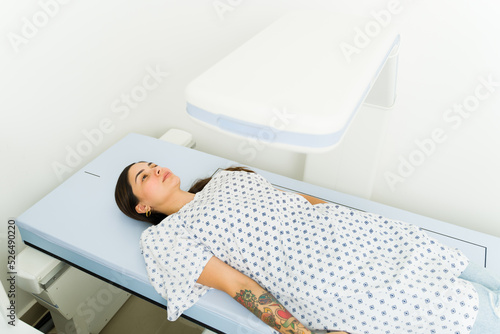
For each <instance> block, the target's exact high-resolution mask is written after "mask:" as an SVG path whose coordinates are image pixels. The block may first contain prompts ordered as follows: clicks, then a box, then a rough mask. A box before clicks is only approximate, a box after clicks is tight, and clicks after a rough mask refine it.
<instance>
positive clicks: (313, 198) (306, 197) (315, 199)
mask: <svg viewBox="0 0 500 334" xmlns="http://www.w3.org/2000/svg"><path fill="white" fill-rule="evenodd" d="M299 195H300V196H302V197H304V198H305V199H307V200H308V201H309V203H311V204H312V205H314V204H321V203H326V202H325V201H323V200H322V199H319V198H316V197H312V196H309V195H304V194H299Z"/></svg>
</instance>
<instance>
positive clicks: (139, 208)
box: [135, 203, 151, 213]
mask: <svg viewBox="0 0 500 334" xmlns="http://www.w3.org/2000/svg"><path fill="white" fill-rule="evenodd" d="M135 211H137V213H146V212H147V211H151V209H149V207H148V206H147V205H145V204H141V203H139V204H137V205H136V206H135Z"/></svg>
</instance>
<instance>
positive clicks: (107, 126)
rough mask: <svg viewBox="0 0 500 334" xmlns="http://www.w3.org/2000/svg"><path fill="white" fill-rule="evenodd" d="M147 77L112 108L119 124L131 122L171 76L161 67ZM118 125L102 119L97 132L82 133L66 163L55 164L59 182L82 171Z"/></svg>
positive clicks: (70, 148)
mask: <svg viewBox="0 0 500 334" xmlns="http://www.w3.org/2000/svg"><path fill="white" fill-rule="evenodd" d="M145 72H146V74H144V76H143V77H142V80H141V81H140V82H139V83H138V84H136V85H135V86H134V87H132V89H131V90H130V92H128V93H122V94H121V95H120V96H119V97H118V98H116V99H115V100H114V101H113V102H112V103H111V106H110V112H111V113H112V114H114V115H116V116H117V117H118V119H119V120H124V119H126V118H128V117H129V116H130V114H131V112H132V111H133V110H134V109H137V108H138V107H139V105H140V104H141V102H143V101H144V100H146V99H147V97H148V96H149V94H150V93H151V92H153V91H154V90H156V89H158V87H160V85H161V84H162V83H163V82H164V81H165V79H166V78H167V77H169V76H170V73H169V72H165V71H163V70H162V69H161V68H160V67H159V66H158V65H156V67H155V68H152V67H151V66H148V67H146V69H145ZM116 124H117V122H116V121H114V120H113V119H112V118H111V117H104V118H102V119H101V120H100V121H99V122H98V123H97V124H96V126H95V127H94V128H92V129H83V130H82V131H81V134H82V137H83V139H81V140H80V141H79V142H78V143H77V144H76V145H74V146H70V145H66V146H65V150H66V157H65V159H64V161H63V162H59V161H54V162H52V170H53V171H54V173H55V174H56V176H57V178H58V179H59V181H62V180H63V177H64V175H65V174H70V173H71V172H73V170H74V169H75V168H76V167H78V166H79V165H80V164H81V163H82V161H83V158H84V157H86V156H88V155H90V154H91V153H92V152H93V151H94V149H95V148H96V147H98V146H99V145H101V144H102V142H103V140H104V137H105V136H106V135H109V134H110V133H112V132H113V131H114V130H115V129H116Z"/></svg>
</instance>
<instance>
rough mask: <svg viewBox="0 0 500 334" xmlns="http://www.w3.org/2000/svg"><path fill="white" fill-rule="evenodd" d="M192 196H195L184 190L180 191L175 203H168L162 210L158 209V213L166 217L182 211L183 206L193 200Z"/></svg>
mask: <svg viewBox="0 0 500 334" xmlns="http://www.w3.org/2000/svg"><path fill="white" fill-rule="evenodd" d="M194 196H195V194H192V193H190V192H187V191H184V190H180V192H179V194H178V195H177V196H175V202H173V203H170V204H169V205H168V206H166V207H165V208H163V209H162V208H160V209H159V210H158V211H160V212H161V213H163V214H166V215H171V214H174V213H176V212H178V211H179V210H180V209H182V207H183V206H184V205H186V204H188V203H189V202H191V201H192V200H193V199H194Z"/></svg>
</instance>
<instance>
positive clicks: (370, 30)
mask: <svg viewBox="0 0 500 334" xmlns="http://www.w3.org/2000/svg"><path fill="white" fill-rule="evenodd" d="M402 11H403V7H402V5H401V2H400V1H399V0H390V1H389V2H388V3H387V7H386V9H381V10H379V11H374V10H372V11H371V12H370V16H371V17H372V20H370V21H368V22H366V23H365V24H364V26H363V27H359V26H356V27H354V37H353V40H352V42H350V43H348V42H341V43H340V44H339V47H340V51H342V54H343V55H344V57H345V59H346V61H347V63H351V61H352V57H353V56H355V55H357V54H359V53H361V51H362V50H363V49H365V48H366V47H368V46H369V45H370V43H371V42H372V41H373V40H374V39H375V38H377V36H378V35H380V33H381V32H382V30H383V29H384V28H385V27H387V26H389V25H390V24H391V22H392V19H393V17H394V15H398V14H400V13H401V12H402Z"/></svg>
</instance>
